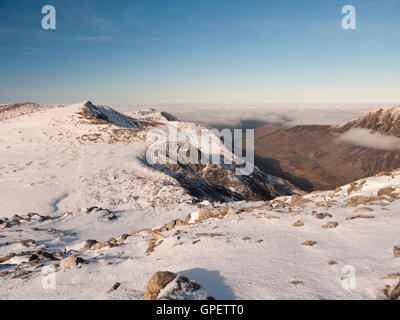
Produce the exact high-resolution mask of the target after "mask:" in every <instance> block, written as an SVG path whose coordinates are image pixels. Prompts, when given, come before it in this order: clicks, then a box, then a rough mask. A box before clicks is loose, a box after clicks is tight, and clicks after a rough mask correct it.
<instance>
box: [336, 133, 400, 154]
mask: <svg viewBox="0 0 400 320" xmlns="http://www.w3.org/2000/svg"><path fill="white" fill-rule="evenodd" d="M337 141H341V142H346V143H350V144H353V145H356V146H359V147H364V148H371V149H378V150H388V151H392V150H400V138H397V137H392V136H385V135H382V134H380V133H377V132H372V131H370V130H368V129H362V128H355V129H350V130H349V131H347V132H345V133H343V134H341V135H340V136H339V137H338V138H337Z"/></svg>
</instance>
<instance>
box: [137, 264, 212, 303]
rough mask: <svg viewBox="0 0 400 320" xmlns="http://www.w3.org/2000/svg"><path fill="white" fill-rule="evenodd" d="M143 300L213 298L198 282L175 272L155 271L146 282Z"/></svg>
mask: <svg viewBox="0 0 400 320" xmlns="http://www.w3.org/2000/svg"><path fill="white" fill-rule="evenodd" d="M144 298H145V300H214V298H213V297H211V296H210V295H209V294H208V293H207V292H206V290H204V288H203V287H202V286H200V285H199V284H197V283H195V282H193V281H190V280H189V279H188V278H186V277H184V276H181V275H179V274H176V273H172V272H168V271H163V272H157V273H155V274H154V275H153V276H152V277H151V279H150V281H149V283H148V284H147V288H146V292H145V296H144Z"/></svg>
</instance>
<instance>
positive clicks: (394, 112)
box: [336, 106, 400, 137]
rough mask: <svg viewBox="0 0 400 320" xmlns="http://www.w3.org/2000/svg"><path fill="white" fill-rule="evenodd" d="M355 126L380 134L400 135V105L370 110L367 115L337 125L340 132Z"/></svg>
mask: <svg viewBox="0 0 400 320" xmlns="http://www.w3.org/2000/svg"><path fill="white" fill-rule="evenodd" d="M354 128H364V129H369V130H372V131H374V132H378V133H380V134H384V135H388V136H396V137H400V106H396V107H392V108H388V109H384V108H380V109H378V110H376V111H372V112H369V113H368V114H367V115H365V116H363V117H360V118H358V119H354V120H351V121H348V122H346V123H345V124H343V125H340V126H337V127H336V130H337V131H338V132H342V133H343V132H346V131H348V130H350V129H354Z"/></svg>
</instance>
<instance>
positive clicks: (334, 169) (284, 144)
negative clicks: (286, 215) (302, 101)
mask: <svg viewBox="0 0 400 320" xmlns="http://www.w3.org/2000/svg"><path fill="white" fill-rule="evenodd" d="M399 114H400V113H399V108H391V109H388V110H383V109H380V110H378V111H376V112H372V113H369V114H368V115H366V116H364V117H361V118H359V119H355V120H352V121H349V122H347V123H345V124H344V125H341V126H320V125H310V126H295V127H292V128H282V127H267V128H259V129H256V141H255V150H256V165H257V166H258V167H260V168H261V169H262V170H263V171H264V172H267V173H269V174H273V175H276V176H280V177H283V178H285V179H288V180H289V181H291V182H292V183H294V184H295V185H297V186H298V187H300V188H302V189H304V190H307V191H312V190H318V189H320V190H328V189H332V188H335V187H337V186H340V185H343V184H346V183H349V182H351V181H354V180H357V179H360V178H364V177H368V176H371V175H374V174H377V173H379V172H381V171H390V170H393V169H396V168H399V167H400V152H399V151H398V150H382V149H378V148H368V147H362V146H359V145H354V144H351V143H348V142H346V141H343V140H341V139H340V137H341V136H342V135H343V134H344V133H347V132H351V130H352V129H357V128H361V129H368V130H370V131H372V132H378V133H379V134H382V135H390V136H396V137H397V135H398V134H399V132H400V121H399V120H398V115H399ZM367 132H368V131H367ZM366 139H368V137H367V138H366ZM377 143H378V144H379V140H378V142H377Z"/></svg>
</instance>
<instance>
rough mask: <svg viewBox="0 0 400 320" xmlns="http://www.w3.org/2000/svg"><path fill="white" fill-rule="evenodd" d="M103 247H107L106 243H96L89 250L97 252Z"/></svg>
mask: <svg viewBox="0 0 400 320" xmlns="http://www.w3.org/2000/svg"><path fill="white" fill-rule="evenodd" d="M105 246H107V243H105V242H96V243H95V244H94V245H92V246H91V247H90V249H91V250H99V249H101V248H104V247H105Z"/></svg>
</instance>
